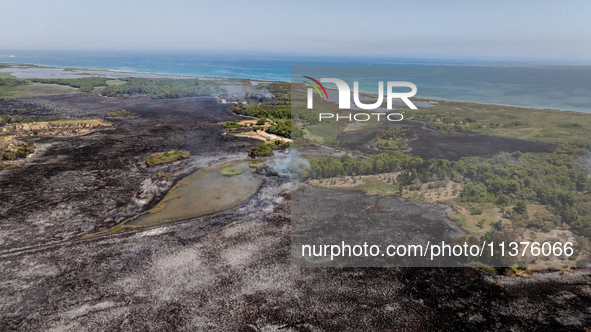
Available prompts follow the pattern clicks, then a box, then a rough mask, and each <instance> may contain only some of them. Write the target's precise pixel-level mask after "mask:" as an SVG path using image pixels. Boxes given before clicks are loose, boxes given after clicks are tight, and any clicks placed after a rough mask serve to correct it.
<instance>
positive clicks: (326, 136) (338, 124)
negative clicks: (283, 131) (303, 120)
mask: <svg viewBox="0 0 591 332" xmlns="http://www.w3.org/2000/svg"><path fill="white" fill-rule="evenodd" d="M306 128H307V129H308V130H309V131H310V133H311V134H312V135H314V136H319V137H322V139H323V142H320V143H323V144H331V143H334V141H335V139H336V138H337V136H339V134H340V133H341V132H343V130H345V128H347V123H346V122H344V121H332V120H324V121H321V122H318V123H316V124H314V125H311V126H307V127H306Z"/></svg>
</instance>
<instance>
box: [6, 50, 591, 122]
mask: <svg viewBox="0 0 591 332" xmlns="http://www.w3.org/2000/svg"><path fill="white" fill-rule="evenodd" d="M0 54H3V55H14V58H5V57H4V58H0V63H3V62H4V63H28V64H38V65H44V66H54V67H64V68H92V69H109V70H117V71H126V72H142V73H161V74H174V75H189V76H209V77H230V78H252V79H259V80H280V81H290V80H291V79H292V76H291V74H292V66H298V67H299V66H315V67H316V66H325V67H324V68H326V66H363V67H365V69H367V68H371V70H373V71H374V76H375V78H377V79H381V80H385V81H388V80H399V81H401V80H404V81H410V82H413V83H415V84H416V85H417V87H418V93H417V97H425V98H436V99H444V100H459V101H473V102H480V103H491V104H505V105H513V106H524V107H537V108H550V109H560V110H571V111H579V112H591V67H560V66H554V67H531V66H530V67H516V66H529V65H537V66H542V65H557V63H527V62H518V61H513V62H507V61H470V60H437V59H435V60H434V59H401V58H388V57H366V56H358V57H329V56H323V57H316V56H290V55H269V54H238V53H230V52H228V53H223V54H220V53H217V54H216V53H190V52H123V51H112V52H106V51H101V52H88V51H85V52H81V51H11V50H0ZM383 66H398V68H397V69H396V71H395V72H393V71H391V70H390V71H381V69H380V67H383ZM482 66H492V67H482ZM507 66H508V67H507ZM337 68H338V67H335V68H334V69H335V70H338V69H337ZM329 69H330V68H329ZM365 69H363V70H365ZM312 72H313V73H314V74H308V75H310V76H315V75H323V76H319V77H338V76H324V74H326V75H331V73H330V70H328V72H326V71H325V72H324V73H321V72H318V71H312ZM307 73H309V72H307ZM342 73H343V71H337V72H336V73H335V74H334V75H342ZM348 73H349V76H350V77H349V78H348V79H347V78H346V77H341V78H343V79H345V80H353V79H354V78H355V75H356V73H355V72H354V71H348ZM392 76H394V77H392ZM371 83H372V82H368V83H364V82H360V89H361V91H362V92H369V93H375V92H376V87H377V86H374V85H375V83H373V85H372V84H371ZM351 85H352V84H351Z"/></svg>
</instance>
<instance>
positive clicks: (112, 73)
mask: <svg viewBox="0 0 591 332" xmlns="http://www.w3.org/2000/svg"><path fill="white" fill-rule="evenodd" d="M0 66H5V67H0V73H7V74H10V75H12V76H16V78H18V79H27V78H43V79H59V78H70V79H71V78H83V77H109V78H113V79H119V78H126V77H143V78H171V79H204V80H224V79H231V80H248V81H252V82H260V83H267V82H269V83H290V81H282V80H273V79H268V78H249V77H238V76H205V75H183V74H169V73H161V72H159V73H155V72H139V71H121V70H115V69H100V68H80V67H57V66H47V65H40V64H30V63H11V62H2V61H1V59H0ZM18 67H25V68H18ZM10 68H16V69H17V70H23V69H24V70H26V69H30V68H38V69H45V70H47V69H49V70H56V71H58V73H64V75H59V76H58V75H56V73H53V74H46V75H43V74H41V75H37V76H30V75H21V76H18V73H17V75H14V74H15V72H14V71H10V70H9V69H10ZM87 72H93V73H87ZM62 76H63V77H62ZM72 76H73V77H72ZM252 82H251V84H253V85H258V84H260V83H257V84H254V83H252ZM327 90H329V91H338V90H336V89H333V88H327ZM360 95H362V96H366V97H372V98H373V97H375V96H376V94H375V93H368V92H361V93H360ZM413 99H414V100H417V101H424V102H460V103H472V104H478V105H483V106H486V105H494V106H504V107H514V108H523V109H531V110H543V111H559V112H571V113H583V114H586V113H591V108H589V109H588V110H587V111H583V110H573V109H567V108H563V109H560V108H548V107H538V106H523V105H513V104H505V103H496V102H494V103H489V102H478V101H472V100H462V99H455V98H450V99H446V98H439V97H429V96H421V97H413Z"/></svg>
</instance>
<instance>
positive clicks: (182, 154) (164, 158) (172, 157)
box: [146, 150, 191, 167]
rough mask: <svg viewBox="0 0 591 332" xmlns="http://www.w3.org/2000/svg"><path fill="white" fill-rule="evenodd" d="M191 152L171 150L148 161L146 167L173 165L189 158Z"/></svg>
mask: <svg viewBox="0 0 591 332" xmlns="http://www.w3.org/2000/svg"><path fill="white" fill-rule="evenodd" d="M190 155H191V154H190V153H189V151H179V150H171V151H168V152H164V153H155V154H153V155H151V156H150V157H149V158H148V159H146V165H148V167H153V166H156V165H160V164H166V163H171V162H174V161H177V160H182V159H186V158H189V156H190Z"/></svg>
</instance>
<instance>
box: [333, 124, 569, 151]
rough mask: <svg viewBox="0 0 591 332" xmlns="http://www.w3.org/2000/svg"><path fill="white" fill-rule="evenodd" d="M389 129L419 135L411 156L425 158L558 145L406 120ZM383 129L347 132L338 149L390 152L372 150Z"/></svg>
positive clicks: (549, 148)
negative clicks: (465, 132) (444, 131)
mask: <svg viewBox="0 0 591 332" xmlns="http://www.w3.org/2000/svg"><path fill="white" fill-rule="evenodd" d="M387 126H391V127H396V126H407V127H409V128H410V130H411V131H412V134H413V135H414V136H415V138H414V139H409V140H408V145H409V147H410V150H409V151H408V152H405V153H408V154H409V155H413V156H419V157H421V158H423V159H431V158H442V159H447V160H454V161H455V160H459V159H460V158H462V157H471V156H476V157H492V156H494V155H496V154H499V153H501V152H515V151H520V152H523V153H526V152H554V151H555V150H556V148H557V145H554V144H549V143H543V142H533V141H524V140H519V139H513V138H505V137H499V136H489V135H482V134H470V135H447V134H442V133H440V132H438V131H436V130H433V129H430V128H428V127H427V124H426V123H425V122H420V121H414V120H403V121H401V122H400V123H396V124H387ZM379 129H380V128H372V129H360V130H355V131H348V132H343V133H342V134H340V135H339V136H338V137H337V138H336V141H337V146H339V147H342V148H345V149H348V150H352V151H354V150H359V151H361V152H364V153H367V154H378V153H384V152H388V151H390V150H380V149H378V148H373V147H371V146H370V145H371V142H372V141H374V140H375V138H376V133H377V131H378V130H379Z"/></svg>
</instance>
